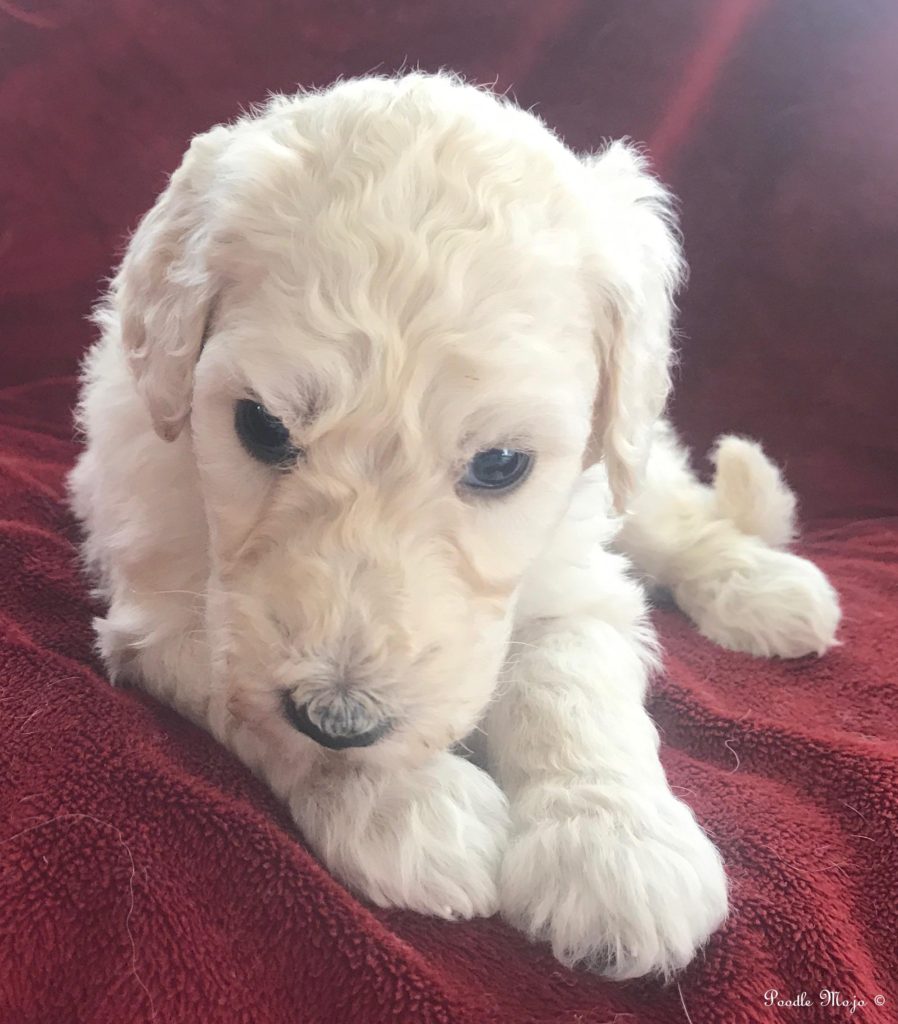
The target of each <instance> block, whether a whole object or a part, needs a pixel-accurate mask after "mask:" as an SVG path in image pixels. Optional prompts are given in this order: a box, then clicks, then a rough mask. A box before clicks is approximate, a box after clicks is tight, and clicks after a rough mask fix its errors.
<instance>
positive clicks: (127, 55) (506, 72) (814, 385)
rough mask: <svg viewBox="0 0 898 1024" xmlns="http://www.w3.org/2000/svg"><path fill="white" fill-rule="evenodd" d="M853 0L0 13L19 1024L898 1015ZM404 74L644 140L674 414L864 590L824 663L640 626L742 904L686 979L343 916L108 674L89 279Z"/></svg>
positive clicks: (517, 944) (235, 781)
mask: <svg viewBox="0 0 898 1024" xmlns="http://www.w3.org/2000/svg"><path fill="white" fill-rule="evenodd" d="M673 7H676V8H677V10H678V13H677V14H676V15H675V14H673V13H671V11H672V9H673ZM857 7H858V10H857V11H854V9H853V8H852V12H851V13H849V12H848V8H847V7H846V5H844V4H841V3H839V2H837V0H789V2H788V3H787V2H785V0H783V2H781V3H767V4H765V3H761V2H760V0H759V2H754V3H753V2H751V0H719V2H715V3H708V2H702V0H689V2H684V3H682V4H678V5H670V4H669V3H668V2H667V0H645V2H643V3H640V4H629V3H627V2H626V0H603V4H601V5H596V4H591V3H587V2H576V0H567V2H564V3H561V2H558V3H553V4H548V3H546V4H534V3H532V2H531V0H496V2H495V3H493V4H483V3H480V2H475V0H464V2H460V3H457V4H452V5H446V4H437V3H436V0H433V2H432V3H420V2H413V0H390V2H388V0H382V2H375V0H340V2H339V3H333V2H327V3H325V2H324V0H320V2H314V0H310V2H307V3H303V4H292V5H291V4H284V5H280V4H277V5H276V4H274V3H273V2H272V3H270V4H269V3H267V2H258V3H242V4H237V3H227V2H224V0H204V2H203V3H190V2H189V0H133V2H124V0H119V2H115V3H109V4H105V5H94V4H80V3H78V0H59V2H49V0H48V2H46V3H43V2H41V3H38V4H35V3H25V2H24V0H0V29H2V31H3V34H2V36H0V70H2V72H3V77H2V79H0V127H2V135H0V137H2V138H3V139H4V147H3V148H4V160H3V162H2V166H3V172H2V177H0V209H2V210H3V214H4V217H3V220H2V222H0V258H2V259H3V260H4V265H5V269H4V273H3V275H2V278H0V285H2V289H3V296H2V298H3V303H2V307H0V1024H7V1022H8V1024H69V1022H89V1024H131V1022H147V1021H157V1022H160V1024H163V1022H164V1024H198V1022H204V1024H205V1022H209V1024H219V1022H220V1024H232V1022H233V1024H236V1022H247V1024H250V1022H251V1024H280V1022H284V1024H288V1022H290V1024H296V1022H302V1024H307V1022H309V1024H311V1022H321V1024H344V1022H345V1024H356V1022H359V1024H378V1022H381V1021H384V1022H387V1021H390V1022H393V1024H397V1022H428V1021H439V1022H442V1024H456V1022H457V1024H489V1022H497V1024H498V1022H502V1024H528V1022H533V1024H536V1022H558V1024H605V1022H611V1021H616V1022H618V1024H631V1022H640V1024H641V1022H646V1024H647V1022H659V1024H671V1022H680V1021H685V1022H688V1021H691V1022H692V1024H713V1022H721V1024H739V1022H743V1021H744V1022H751V1024H762V1022H768V1021H784V1022H785V1021H796V1022H804V1021H808V1022H812V1021H813V1022H816V1021H847V1020H854V1021H871V1022H877V1024H878V1022H894V1021H898V884H896V881H895V878H896V874H898V678H896V665H898V601H896V597H898V530H896V524H898V520H896V519H895V518H894V516H895V514H896V513H898V477H896V475H895V474H894V472H892V473H891V474H890V473H887V469H889V468H891V469H892V470H894V466H895V465H896V464H898V450H896V449H898V438H896V436H895V430H894V420H893V417H894V394H895V389H896V383H898V382H896V365H895V338H896V337H898V309H896V304H895V302H894V280H893V276H894V267H895V266H896V265H898V213H896V209H895V207H894V204H893V203H890V202H889V201H888V196H889V194H890V193H889V188H888V185H887V183H888V182H893V181H894V180H895V178H896V174H898V150H896V149H895V147H894V145H893V141H894V131H893V125H892V120H893V118H894V109H893V107H889V106H888V102H887V99H888V97H894V95H895V89H894V86H893V85H892V84H891V80H890V76H891V77H894V76H895V73H896V70H895V69H896V68H898V61H895V59H894V41H895V31H896V28H898V17H896V15H895V12H894V9H892V8H891V7H888V8H887V7H886V5H876V4H870V5H857ZM861 8H862V10H861ZM889 19H891V20H889ZM890 33H892V35H890ZM405 57H407V58H408V60H409V62H411V63H417V62H420V63H422V64H423V65H425V66H429V67H432V66H436V65H438V64H440V63H448V64H451V65H453V66H455V67H458V68H460V69H461V70H463V71H467V72H469V73H471V74H474V75H477V76H479V77H480V78H481V79H489V80H492V79H493V78H494V77H495V75H496V74H499V76H500V84H501V85H502V86H503V87H504V86H506V85H509V84H512V83H514V84H515V86H516V92H517V95H518V97H519V99H520V100H521V101H522V102H524V103H525V104H530V103H533V102H536V101H540V104H541V105H540V109H541V111H542V113H543V114H544V115H545V116H546V117H547V119H548V120H549V121H550V122H551V123H553V124H556V125H557V126H558V127H559V128H560V130H562V131H563V132H564V133H565V134H566V136H567V138H568V140H569V141H570V142H571V143H572V144H574V145H578V146H582V147H586V146H589V145H592V144H594V143H595V142H596V141H597V140H598V139H600V138H601V137H602V136H603V135H614V134H625V133H629V134H632V135H635V136H637V137H642V138H655V139H656V140H657V143H658V150H659V152H660V154H661V156H662V157H663V159H664V162H665V170H666V172H667V174H668V177H669V178H671V179H672V182H673V184H674V187H675V188H676V189H677V191H679V192H680V193H681V194H682V195H683V198H684V205H683V214H684V222H685V229H686V238H687V247H688V250H689V255H690V260H691V262H692V264H693V282H692V288H691V291H690V292H689V294H688V296H687V298H686V301H685V306H684V323H685V325H686V329H687V332H688V334H689V335H690V336H691V338H690V341H689V343H688V345H686V346H684V348H685V353H684V360H683V366H682V373H681V376H682V380H681V382H680V392H679V398H678V402H677V407H676V415H677V419H678V420H679V422H680V423H681V424H683V425H685V427H686V428H687V432H688V434H689V435H690V436H691V437H692V438H693V439H694V440H696V441H697V442H698V443H699V444H702V445H703V444H704V443H706V442H707V441H708V440H709V439H710V437H711V436H712V434H713V433H715V432H717V431H719V430H722V429H733V428H736V429H741V430H745V431H746V432H749V433H753V434H755V435H757V436H759V437H761V438H763V439H764V440H765V441H766V442H767V445H768V448H769V450H770V451H771V454H773V455H774V456H775V457H778V458H781V459H785V461H786V462H787V472H788V475H789V477H790V479H791V480H792V482H793V483H795V484H796V485H797V487H798V489H799V492H800V493H801V494H802V496H803V498H804V505H805V510H806V517H813V518H814V519H815V525H814V526H813V527H812V528H810V529H809V530H808V531H807V532H806V536H805V541H804V551H805V553H806V554H808V555H809V556H811V557H813V558H814V559H816V560H817V561H818V563H819V564H820V565H821V566H822V567H823V568H824V570H826V571H827V572H828V573H829V574H830V575H831V578H832V579H833V581H834V583H835V584H836V586H837V587H838V588H839V590H840V591H841V593H842V596H843V600H844V607H845V623H844V627H843V629H842V634H841V635H842V639H843V642H844V643H843V646H842V647H840V648H838V649H837V650H835V651H833V652H831V653H830V654H828V655H827V656H826V657H825V658H823V659H820V660H815V659H808V660H801V661H797V662H785V663H777V662H764V661H756V660H753V659H751V658H748V657H742V656H737V655H733V654H728V653H725V652H723V651H720V650H718V649H716V648H714V647H713V646H711V645H710V644H708V643H706V642H705V641H703V640H702V639H701V638H700V637H698V636H697V635H696V633H695V631H694V630H693V629H692V628H691V627H690V626H689V624H688V623H686V622H685V620H684V619H683V618H682V617H681V616H680V615H679V614H678V613H677V612H676V611H674V610H670V609H662V610H659V611H658V612H657V613H656V618H657V622H658V624H659V626H660V628H661V632H662V634H663V636H664V639H665V643H666V648H667V659H666V675H665V676H664V677H663V678H662V679H660V680H659V681H658V683H657V686H656V689H655V692H654V696H653V698H652V711H653V713H654V715H655V717H656V719H657V721H658V723H659V725H660V727H661V731H662V736H663V741H664V746H663V757H664V761H665V764H666V766H667V768H668V771H669V773H670V776H671V780H672V782H673V784H674V785H675V786H677V787H679V789H680V790H681V791H682V793H683V794H684V796H685V797H686V798H687V799H688V801H689V802H690V804H691V805H692V806H693V807H694V808H695V809H696V812H697V814H698V815H699V818H700V819H701V821H702V822H703V823H704V824H705V825H706V827H707V828H708V829H709V830H710V831H711V832H712V833H713V835H714V837H715V838H716V840H717V842H718V843H719V845H720V847H721V849H722V851H723V854H724V856H725V858H726V861H727V864H728V866H729V870H730V874H731V878H732V888H733V912H732V915H731V919H730V921H729V922H728V924H727V925H726V927H725V928H724V930H723V931H722V932H721V933H720V934H719V935H718V936H716V937H715V938H714V939H713V940H712V942H711V944H710V946H709V947H708V949H707V951H706V953H705V955H704V956H703V957H702V958H701V959H700V960H699V961H698V962H697V963H695V964H694V965H693V966H692V967H691V968H689V969H688V970H687V971H686V972H685V973H684V974H683V975H682V976H681V978H680V979H679V981H678V983H677V984H674V985H671V986H668V987H667V988H663V987H661V986H660V985H659V984H657V983H655V982H634V983H628V984H626V985H612V984H608V983H605V982H603V981H602V980H601V979H597V978H594V977H590V976H588V975H585V974H582V973H574V972H570V971H567V970H565V969H563V968H561V967H560V966H559V965H557V964H556V963H555V962H554V961H553V960H552V959H551V957H550V956H549V955H548V953H547V951H546V950H545V949H543V948H540V947H536V946H531V945H529V944H528V943H527V942H525V941H524V940H523V939H522V938H521V937H519V936H517V935H516V934H514V933H513V932H511V931H510V930H509V929H507V928H506V927H505V926H504V925H502V924H501V923H500V922H498V921H478V922H472V923H466V924H447V923H444V922H437V921H433V920H428V919H425V918H421V917H418V916H415V915H412V914H407V913H399V912H384V911H379V910H373V909H371V908H369V907H367V906H365V905H363V904H361V903H360V902H359V901H358V900H356V899H355V898H354V897H352V896H350V895H348V894H347V893H346V892H345V891H344V890H343V889H342V887H341V886H340V885H338V884H337V883H336V882H334V881H333V880H332V879H331V878H330V876H329V875H328V874H327V872H326V871H324V870H323V869H322V867H321V866H320V865H319V864H318V863H317V862H316V861H315V860H314V858H313V857H311V856H310V854H309V853H308V852H307V851H306V850H305V849H304V847H303V845H302V841H301V837H299V836H298V835H297V834H296V832H295V830H294V829H293V828H292V827H291V824H290V822H289V819H288V818H287V816H286V814H285V813H284V812H283V811H282V810H281V809H280V808H279V807H278V806H277V804H276V803H275V801H274V800H273V798H272V797H271V796H270V795H269V794H268V793H267V791H266V790H265V788H264V786H262V785H261V784H260V783H259V782H257V781H256V780H255V779H253V778H252V777H251V776H250V775H249V774H248V772H246V771H245V770H244V769H243V768H242V767H241V766H240V765H239V764H237V763H236V762H235V761H234V759H233V758H232V757H231V756H230V755H229V754H228V753H226V752H225V751H224V750H222V749H220V748H219V747H217V746H216V744H215V743H213V742H212V741H211V740H210V739H209V738H208V737H207V736H205V735H204V734H203V733H202V732H200V731H199V730H197V729H195V728H193V727H192V726H190V725H188V724H186V723H185V722H183V721H181V720H180V719H178V718H177V717H176V716H175V715H174V714H173V713H172V712H170V711H168V710H167V709H164V708H161V707H160V706H158V705H157V704H155V703H154V702H152V701H150V700H149V699H147V698H145V697H143V696H142V695H141V694H139V693H135V692H129V691H116V690H113V689H112V688H111V687H110V686H109V685H108V683H107V682H106V681H105V679H104V678H103V672H102V667H101V666H100V665H99V664H98V662H97V660H96V658H95V657H94V655H93V653H92V647H91V645H92V636H91V628H90V617H91V605H90V600H89V598H88V595H87V586H86V584H85V581H84V580H83V579H82V578H81V577H80V576H79V573H78V570H77V565H76V552H75V547H74V543H75V540H76V534H75V529H74V525H73V523H72V521H71V519H70V517H69V515H68V514H67V512H66V511H65V508H64V504H63V501H62V493H63V491H62V482H63V477H64V474H65V472H66V471H67V469H68V467H69V466H70V465H71V462H72V459H73V457H74V453H75V445H74V442H73V440H72V431H71V426H70V416H69V408H70V406H71V402H72V400H73V396H74V391H75V388H74V381H73V379H72V376H71V374H72V370H73V367H74V363H75V360H76V358H77V355H78V354H79V352H80V351H81V349H82V348H83V346H84V345H85V344H86V342H87V340H88V337H89V332H88V328H87V327H86V325H85V324H84V322H83V317H84V315H85V313H86V311H87V309H88V307H89V304H90V301H91V299H92V297H93V296H94V295H95V293H96V288H97V281H98V280H99V279H100V278H101V277H102V275H103V274H104V273H105V272H106V271H107V270H108V267H109V263H110V260H111V259H112V258H113V257H114V254H115V252H116V251H118V250H119V249H120V245H121V240H122V238H123V237H124V235H125V233H126V231H127V229H128V227H130V226H132V225H133V223H134V220H135V218H136V217H137V215H138V214H139V213H140V212H141V211H142V210H143V209H144V208H146V207H147V206H148V205H149V203H150V201H151V199H152V195H153V193H154V192H155V191H157V190H158V188H159V187H160V185H161V183H162V180H163V173H164V172H165V171H168V170H170V169H171V168H172V166H173V165H174V164H175V162H176V161H177V157H178V155H179V153H180V151H181V150H182V149H183V147H184V145H185V142H186V139H187V137H188V136H189V135H190V134H191V133H192V132H193V131H195V130H199V129H201V128H203V127H206V126H207V125H208V124H210V123H212V122H213V121H214V120H216V119H219V118H222V117H226V116H230V115H232V114H233V113H235V112H236V111H237V109H238V107H239V105H240V104H241V103H245V102H247V101H249V100H252V99H255V98H259V97H261V96H262V95H264V93H265V91H266V90H267V89H271V88H289V87H291V85H292V84H293V83H295V82H297V81H302V82H303V83H306V84H310V83H314V82H323V81H326V80H328V79H330V78H332V77H333V76H334V75H336V74H338V73H360V72H363V71H365V70H368V69H370V68H373V67H374V66H375V65H377V64H378V63H379V62H380V61H385V62H386V65H385V66H386V67H387V68H391V67H396V66H398V65H400V64H401V62H402V60H403V59H404V58H405ZM824 516H825V517H826V519H825V520H824V519H823V518H822V517H824ZM890 516H891V517H892V518H889V517H890ZM772 992H776V993H777V994H776V995H771V994H770V993H772ZM827 992H828V993H832V994H831V995H823V996H821V993H827ZM877 999H880V1000H882V1003H881V1005H880V1004H879V1003H878V1002H877ZM787 1000H791V1001H795V1005H793V1006H786V1005H780V1003H784V1002H785V1001H787ZM852 1000H857V1001H858V1002H857V1003H855V1004H854V1008H853V1009H854V1012H852ZM860 1000H863V1001H864V1003H865V1005H860V1004H859V1003H860ZM822 1002H829V1003H831V1004H835V1005H821V1003H822Z"/></svg>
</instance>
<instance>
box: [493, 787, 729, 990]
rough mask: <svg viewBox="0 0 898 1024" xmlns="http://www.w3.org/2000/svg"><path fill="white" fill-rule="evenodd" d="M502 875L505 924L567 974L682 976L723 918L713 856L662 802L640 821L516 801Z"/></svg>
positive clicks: (719, 870) (670, 802) (637, 816)
mask: <svg viewBox="0 0 898 1024" xmlns="http://www.w3.org/2000/svg"><path fill="white" fill-rule="evenodd" d="M513 814H514V815H515V818H516V820H517V821H519V822H520V824H519V825H518V827H517V828H516V829H515V830H513V833H512V838H511V840H510V844H509V847H508V850H507V852H506V854H505V858H504V860H503V863H502V870H501V874H500V883H499V886H500V905H501V910H502V913H503V915H504V916H505V918H506V919H507V920H508V921H509V923H511V924H512V925H514V926H515V927H516V928H519V929H520V930H521V931H523V932H525V933H526V934H528V935H529V936H530V937H531V938H534V939H544V940H548V941H549V942H550V943H551V945H552V951H553V952H554V954H555V956H556V957H557V958H558V959H559V960H560V961H561V962H562V963H565V964H567V965H568V966H574V965H577V964H582V965H584V966H588V967H590V968H592V969H594V970H598V971H600V972H601V973H603V974H605V975H607V976H608V977H611V978H615V979H618V980H620V979H624V978H637V977H641V976H642V975H646V974H660V975H662V976H665V977H667V976H669V975H670V974H672V973H673V972H674V971H676V970H678V969H679V968H682V967H685V966H686V964H688V963H689V961H690V960H691V959H692V958H693V956H694V955H695V953H696V952H697V950H698V949H699V948H700V947H701V946H702V945H703V944H704V943H705V941H706V940H707V939H708V937H709V936H710V935H711V933H712V932H714V930H715V929H716V928H717V927H718V926H719V925H720V924H721V923H722V922H723V920H724V918H725V917H726V914H727V883H726V875H725V873H724V869H723V864H722V862H721V859H720V855H719V853H718V852H717V850H716V848H715V847H714V845H713V844H712V843H711V841H710V840H709V839H708V837H707V836H706V835H705V833H704V832H703V831H702V830H701V828H700V827H699V825H698V823H697V822H696V820H695V818H694V817H693V815H692V812H691V811H690V810H689V808H688V807H686V806H685V805H684V804H682V803H680V802H679V801H678V800H676V799H675V798H674V797H673V796H672V795H670V794H667V795H666V796H665V797H663V798H662V799H660V800H657V801H653V802H652V803H651V804H650V805H649V806H645V807H644V808H642V809H641V810H640V812H638V813H630V812H629V811H628V812H626V813H621V812H617V813H612V812H611V811H609V810H607V809H606V807H604V806H603V805H602V804H601V803H600V802H599V800H598V799H596V800H594V801H593V807H592V808H590V809H588V810H585V809H584V808H583V807H582V806H581V807H579V808H578V809H577V810H576V811H575V812H573V813H567V814H566V813H564V812H562V811H559V810H558V808H557V807H554V808H553V807H552V798H551V796H547V794H545V793H543V792H542V791H540V790H532V791H530V792H529V793H526V794H522V796H521V798H520V799H519V800H518V801H516V803H515V806H514V808H513Z"/></svg>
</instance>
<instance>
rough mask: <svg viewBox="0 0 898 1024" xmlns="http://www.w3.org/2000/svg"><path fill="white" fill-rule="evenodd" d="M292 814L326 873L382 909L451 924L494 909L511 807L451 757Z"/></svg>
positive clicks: (360, 784)
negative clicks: (412, 912)
mask: <svg viewBox="0 0 898 1024" xmlns="http://www.w3.org/2000/svg"><path fill="white" fill-rule="evenodd" d="M297 812H298V813H296V812H295V813H296V817H297V820H298V821H299V823H300V825H301V826H302V827H303V829H304V830H305V832H306V835H307V838H308V839H309V841H310V843H311V844H312V845H313V846H314V847H315V849H316V851H317V852H318V854H319V856H320V857H321V858H322V860H323V861H324V862H325V863H326V864H327V866H328V867H329V868H330V869H331V870H332V871H333V872H334V874H335V875H337V876H338V877H339V878H341V879H342V880H343V881H344V882H345V883H346V884H347V885H348V886H349V887H350V888H352V889H354V890H355V891H356V892H358V893H359V894H360V895H362V896H365V897H367V898H368V899H369V900H371V901H372V902H373V903H376V904H377V905H378V906H381V907H403V908H407V909H409V910H415V911H418V913H421V914H429V915H433V916H436V917H443V918H448V919H462V918H470V917H488V916H490V915H492V914H494V913H495V912H496V911H497V909H498V890H497V877H498V871H499V864H500V862H501V859H502V854H503V853H504V850H505V846H506V839H507V833H508V805H507V801H506V799H505V795H504V794H503V793H502V791H501V790H500V789H499V787H498V786H497V785H496V783H495V782H493V780H492V779H491V778H490V777H489V776H488V775H487V774H486V773H485V772H483V771H481V770H480V769H479V768H477V767H475V766H474V765H473V764H470V763H469V762H468V761H464V760H462V759H461V758H459V757H455V756H454V755H452V754H447V753H444V754H440V755H439V756H438V757H437V758H435V759H434V760H433V761H432V762H430V763H429V764H427V765H425V766H421V767H419V768H416V769H414V770H408V771H405V772H400V773H397V774H396V775H394V776H392V777H389V778H380V779H377V778H366V777H362V778H360V779H358V780H356V781H355V782H354V784H353V785H352V786H351V787H346V788H344V789H342V790H341V792H340V793H339V795H338V796H337V797H336V798H333V794H331V799H329V800H324V801H321V802H320V803H319V805H318V807H317V810H316V811H315V812H314V813H311V814H310V809H309V807H308V805H304V806H303V807H302V808H301V809H300V808H297Z"/></svg>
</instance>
